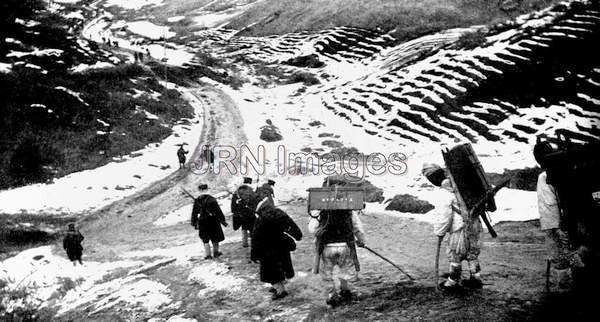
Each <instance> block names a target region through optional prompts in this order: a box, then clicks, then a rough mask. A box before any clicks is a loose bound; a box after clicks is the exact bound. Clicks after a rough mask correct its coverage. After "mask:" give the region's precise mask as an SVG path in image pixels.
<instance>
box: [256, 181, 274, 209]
mask: <svg viewBox="0 0 600 322" xmlns="http://www.w3.org/2000/svg"><path fill="white" fill-rule="evenodd" d="M273 186H275V181H274V180H271V179H269V180H268V181H267V182H266V183H263V184H262V185H261V186H260V187H258V188H256V193H257V194H259V195H262V196H267V197H269V198H270V199H271V202H273V203H275V192H274V190H273Z"/></svg>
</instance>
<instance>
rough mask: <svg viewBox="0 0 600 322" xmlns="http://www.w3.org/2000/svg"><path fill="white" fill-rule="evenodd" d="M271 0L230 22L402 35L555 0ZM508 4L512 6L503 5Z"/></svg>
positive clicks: (260, 29)
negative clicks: (379, 29) (376, 30)
mask: <svg viewBox="0 0 600 322" xmlns="http://www.w3.org/2000/svg"><path fill="white" fill-rule="evenodd" d="M504 2H507V1H488V0H381V1H375V0H302V1H300V0H266V1H261V2H259V3H257V4H256V5H254V6H253V7H251V8H250V9H248V10H247V11H246V13H244V14H243V15H241V16H239V17H238V18H236V19H234V20H233V21H232V23H231V24H230V25H229V26H228V27H230V28H233V29H242V28H244V27H246V26H249V25H252V27H251V28H249V29H247V33H248V34H249V35H254V36H262V35H272V34H283V33H288V32H297V31H303V30H313V31H314V30H322V29H327V28H332V27H339V26H353V27H360V28H367V29H377V28H381V29H382V30H384V31H386V32H387V31H391V30H393V29H395V31H394V32H393V33H394V34H395V36H397V38H399V39H410V38H414V37H416V36H419V35H424V34H426V33H430V32H435V31H439V30H443V29H448V28H454V27H466V26H470V25H475V24H489V23H494V22H498V21H501V20H505V19H507V18H511V17H515V16H517V15H519V14H523V13H527V12H530V11H533V10H539V9H541V8H544V7H546V6H548V5H550V4H551V3H555V2H557V1H552V0H523V1H511V2H513V3H515V5H514V6H503V5H502V3H504ZM503 9H508V10H503Z"/></svg>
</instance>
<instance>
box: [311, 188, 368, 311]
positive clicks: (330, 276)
mask: <svg viewBox="0 0 600 322" xmlns="http://www.w3.org/2000/svg"><path fill="white" fill-rule="evenodd" d="M343 184H344V182H343V181H337V180H331V178H327V179H326V180H325V182H324V183H323V188H311V189H309V204H308V210H309V213H311V212H312V214H311V217H312V219H311V220H310V221H309V231H310V232H311V233H314V234H315V248H316V254H315V265H314V267H313V272H314V273H315V274H317V273H319V268H320V266H322V269H321V270H320V273H321V276H322V278H323V280H324V281H326V282H331V283H332V285H331V287H330V288H329V289H328V297H327V301H326V303H327V304H329V305H331V306H336V305H338V304H340V303H342V302H344V301H348V300H350V299H351V297H352V293H351V291H350V286H349V283H348V282H349V281H351V280H356V279H357V277H358V272H359V271H360V265H359V262H358V257H357V255H356V246H358V247H364V244H365V236H364V235H365V234H364V230H363V228H362V223H361V221H360V219H359V217H358V215H357V214H356V210H360V209H362V208H363V207H364V190H363V189H362V188H356V187H343V186H341V185H343ZM313 214H315V215H314V216H313ZM321 263H322V264H321ZM335 266H337V267H338V268H339V271H338V273H337V274H336V275H335V276H334V273H333V272H334V268H335Z"/></svg>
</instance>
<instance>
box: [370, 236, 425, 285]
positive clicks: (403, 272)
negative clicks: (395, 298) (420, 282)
mask: <svg viewBox="0 0 600 322" xmlns="http://www.w3.org/2000/svg"><path fill="white" fill-rule="evenodd" d="M363 248H364V249H366V250H368V251H370V252H371V253H373V254H375V255H377V256H378V257H379V258H381V259H383V260H384V261H386V262H388V263H390V264H392V266H394V267H395V268H397V269H398V270H399V271H400V272H402V274H404V275H406V277H408V278H409V279H410V280H411V281H414V280H415V279H414V278H413V277H412V276H410V275H408V273H406V272H405V271H404V270H403V269H402V268H401V267H400V266H398V265H396V264H395V263H394V262H392V261H391V260H389V259H387V258H385V257H384V256H383V255H381V254H379V253H377V252H376V251H374V250H372V249H371V248H369V247H367V246H366V245H365V246H363Z"/></svg>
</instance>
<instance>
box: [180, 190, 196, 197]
mask: <svg viewBox="0 0 600 322" xmlns="http://www.w3.org/2000/svg"><path fill="white" fill-rule="evenodd" d="M181 190H182V191H183V192H185V194H186V195H188V197H190V198H192V199H196V198H195V197H194V196H193V195H192V194H191V193H190V192H189V191H187V190H185V189H184V188H181Z"/></svg>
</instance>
